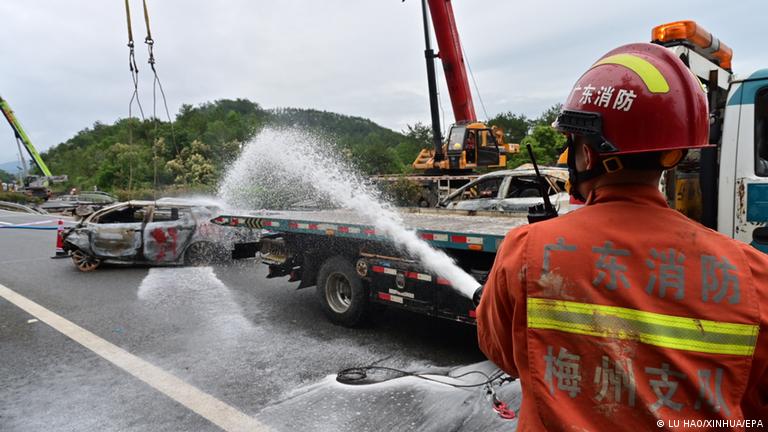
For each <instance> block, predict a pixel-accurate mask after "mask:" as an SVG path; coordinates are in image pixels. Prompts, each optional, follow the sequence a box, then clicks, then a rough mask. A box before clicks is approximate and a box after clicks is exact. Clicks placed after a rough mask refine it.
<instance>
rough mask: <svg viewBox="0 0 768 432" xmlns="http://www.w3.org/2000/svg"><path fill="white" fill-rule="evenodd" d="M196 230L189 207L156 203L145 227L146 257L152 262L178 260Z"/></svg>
mask: <svg viewBox="0 0 768 432" xmlns="http://www.w3.org/2000/svg"><path fill="white" fill-rule="evenodd" d="M194 230H195V219H194V218H193V217H192V211H191V209H190V208H189V207H185V206H173V205H162V204H156V205H155V206H154V208H153V210H152V215H151V218H150V221H149V223H147V226H146V228H145V229H144V257H145V258H146V259H147V261H149V262H151V263H171V262H176V261H178V260H179V259H180V258H181V255H182V254H183V253H184V248H185V247H186V245H187V243H188V242H189V239H190V238H191V237H192V234H193V233H194Z"/></svg>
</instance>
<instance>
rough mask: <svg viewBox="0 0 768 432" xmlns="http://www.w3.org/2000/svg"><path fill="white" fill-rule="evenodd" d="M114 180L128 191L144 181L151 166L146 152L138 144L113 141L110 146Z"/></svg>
mask: <svg viewBox="0 0 768 432" xmlns="http://www.w3.org/2000/svg"><path fill="white" fill-rule="evenodd" d="M109 150H110V153H111V155H112V160H113V161H114V164H113V165H112V166H113V168H114V178H115V180H116V182H117V183H118V184H119V185H120V186H121V187H123V188H126V189H128V190H129V191H131V190H133V188H134V186H136V184H137V183H141V182H142V180H144V181H146V179H147V176H148V174H149V169H148V168H149V167H150V166H151V164H150V163H149V162H150V160H149V159H150V158H149V157H148V154H147V153H148V152H147V151H146V149H145V148H142V146H141V145H139V144H123V143H115V144H113V145H112V147H110V149H109Z"/></svg>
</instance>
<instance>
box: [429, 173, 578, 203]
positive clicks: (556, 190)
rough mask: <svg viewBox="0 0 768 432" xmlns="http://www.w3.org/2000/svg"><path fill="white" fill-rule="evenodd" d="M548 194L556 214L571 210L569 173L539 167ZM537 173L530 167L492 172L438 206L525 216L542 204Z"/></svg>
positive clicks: (467, 185) (464, 187)
mask: <svg viewBox="0 0 768 432" xmlns="http://www.w3.org/2000/svg"><path fill="white" fill-rule="evenodd" d="M540 171H541V174H542V176H543V177H544V180H545V181H546V182H547V185H548V187H547V189H548V190H547V194H548V195H549V199H550V201H551V202H552V204H553V205H554V206H555V208H556V209H557V210H558V212H559V213H565V212H568V211H569V210H571V209H570V206H569V202H570V196H569V195H568V192H566V190H565V183H566V181H567V180H568V170H567V169H563V168H552V167H542V168H541V169H540ZM543 202H544V200H543V198H542V195H541V188H540V183H539V180H538V178H537V177H536V172H535V171H534V170H533V166H532V165H530V164H526V165H523V166H521V167H519V168H516V169H513V170H503V171H494V172H492V173H488V174H485V175H483V176H480V177H479V178H478V179H476V180H474V181H472V182H470V183H467V184H466V185H464V186H462V187H461V188H459V189H458V190H456V191H455V192H453V193H452V194H450V195H448V196H447V197H445V198H444V199H443V200H441V201H440V202H439V203H438V205H437V206H438V207H442V208H446V209H449V210H468V211H500V212H510V213H527V212H528V208H529V207H531V206H534V205H536V204H541V203H543Z"/></svg>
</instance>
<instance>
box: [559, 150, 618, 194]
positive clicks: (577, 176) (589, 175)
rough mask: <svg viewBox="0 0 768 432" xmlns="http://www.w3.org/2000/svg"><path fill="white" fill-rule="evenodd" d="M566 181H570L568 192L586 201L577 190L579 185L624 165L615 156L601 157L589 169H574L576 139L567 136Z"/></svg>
mask: <svg viewBox="0 0 768 432" xmlns="http://www.w3.org/2000/svg"><path fill="white" fill-rule="evenodd" d="M567 146H568V182H569V183H570V191H569V192H570V194H571V195H572V196H573V197H574V198H576V199H577V200H579V201H586V200H587V198H586V197H584V195H582V194H581V192H579V185H580V184H581V183H583V182H585V181H589V180H592V179H593V178H596V177H599V176H601V175H603V174H605V173H608V172H616V171H620V170H622V169H623V168H624V165H623V164H622V162H621V159H619V158H618V157H616V156H613V157H609V158H607V159H603V160H601V161H600V163H597V164H595V166H594V167H593V168H591V169H588V170H585V171H577V170H576V141H575V140H574V139H573V136H572V135H569V136H568V143H567Z"/></svg>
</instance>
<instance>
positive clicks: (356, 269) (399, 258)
mask: <svg viewBox="0 0 768 432" xmlns="http://www.w3.org/2000/svg"><path fill="white" fill-rule="evenodd" d="M400 216H401V218H402V220H403V224H404V225H405V226H407V227H409V228H411V229H414V230H416V232H417V235H418V236H419V237H420V238H421V239H422V240H424V241H426V242H428V243H429V244H430V245H431V246H432V247H434V248H436V249H441V250H443V251H444V252H446V253H447V254H448V255H449V256H451V257H452V258H454V259H455V260H456V262H457V263H458V265H459V266H460V267H462V269H463V270H464V271H466V272H467V273H469V274H471V275H472V276H473V277H475V279H477V280H478V281H480V282H483V281H484V280H485V278H486V276H487V274H488V271H489V270H490V268H491V266H492V265H493V259H494V257H495V256H496V250H497V249H498V247H499V244H500V243H501V241H502V240H503V239H504V235H505V234H506V233H507V232H508V231H509V230H510V229H512V228H514V227H516V226H520V225H522V224H525V223H528V221H527V218H526V216H525V215H524V214H514V215H513V214H507V215H503V216H502V215H499V214H497V213H491V212H486V213H482V212H466V211H445V210H437V209H434V210H433V209H415V208H414V209H401V211H400ZM213 222H214V223H216V224H220V225H228V226H238V227H250V228H254V229H262V230H264V235H263V236H262V238H261V241H260V242H259V244H258V245H257V248H258V250H259V251H260V252H261V260H262V262H263V263H264V264H267V265H268V266H269V274H268V276H267V277H268V278H272V277H280V276H289V281H291V282H294V281H300V283H299V286H298V288H306V287H311V286H313V285H317V287H318V288H317V292H318V298H319V300H320V302H321V304H322V305H323V308H324V310H325V312H326V314H327V315H328V317H329V318H330V319H331V320H332V321H334V322H336V323H339V324H344V325H349V326H354V325H357V324H359V323H360V322H361V321H362V320H363V319H364V318H365V313H366V312H367V310H368V308H369V303H381V304H386V305H390V306H399V307H402V308H405V309H409V310H412V311H415V312H419V313H423V314H427V315H431V316H435V317H441V318H447V319H451V320H455V321H461V322H467V323H474V321H475V306H474V304H473V303H472V301H471V299H469V298H467V297H466V296H464V295H462V294H460V293H458V292H457V291H456V290H454V289H453V288H451V287H450V283H449V282H448V281H447V280H445V279H443V278H441V277H438V276H437V275H435V274H433V273H432V272H429V271H427V270H425V269H424V267H423V266H422V265H421V264H420V263H418V262H416V261H414V260H412V259H410V258H409V257H407V256H404V254H403V253H402V252H400V251H398V249H397V248H396V247H394V246H393V245H392V244H391V243H390V242H389V241H388V239H387V238H386V237H385V236H383V235H381V234H380V233H378V232H377V230H376V223H375V221H372V220H365V219H361V217H360V215H358V214H356V213H354V212H351V211H345V210H320V211H310V212H306V211H303V212H296V211H285V212H283V211H281V212H273V211H264V212H255V213H253V214H251V215H245V216H220V217H218V218H216V219H214V220H213ZM242 250H246V249H245V248H244V249H242ZM250 252H251V253H252V252H253V249H251V250H250ZM246 254H247V253H246ZM247 255H250V256H253V255H252V254H247Z"/></svg>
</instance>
